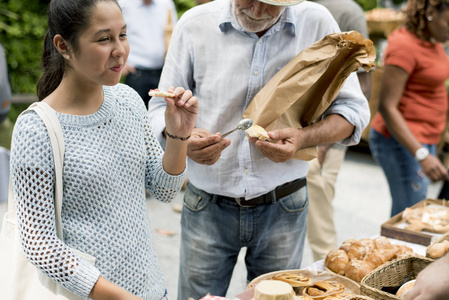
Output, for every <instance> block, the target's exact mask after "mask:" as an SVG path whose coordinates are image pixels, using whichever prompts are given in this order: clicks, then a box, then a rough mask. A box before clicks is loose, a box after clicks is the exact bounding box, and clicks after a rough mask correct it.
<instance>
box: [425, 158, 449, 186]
mask: <svg viewBox="0 0 449 300" xmlns="http://www.w3.org/2000/svg"><path fill="white" fill-rule="evenodd" d="M420 165H421V168H422V170H423V172H424V174H426V176H427V177H429V179H430V180H432V181H438V180H446V181H449V174H448V171H447V170H446V168H445V167H444V166H443V164H442V163H441V161H440V160H439V159H438V158H437V157H435V156H433V155H432V154H429V155H428V156H427V157H426V158H425V159H423V160H422V161H420Z"/></svg>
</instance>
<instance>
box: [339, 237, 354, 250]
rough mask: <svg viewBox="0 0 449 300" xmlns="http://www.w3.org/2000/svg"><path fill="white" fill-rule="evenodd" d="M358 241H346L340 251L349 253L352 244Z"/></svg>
mask: <svg viewBox="0 0 449 300" xmlns="http://www.w3.org/2000/svg"><path fill="white" fill-rule="evenodd" d="M355 241H356V240H355V239H348V240H346V241H344V242H343V243H342V244H341V246H340V249H341V250H344V251H345V252H348V251H349V247H351V245H352V243H354V242H355Z"/></svg>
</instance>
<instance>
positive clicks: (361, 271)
mask: <svg viewBox="0 0 449 300" xmlns="http://www.w3.org/2000/svg"><path fill="white" fill-rule="evenodd" d="M372 270H374V268H373V267H372V266H371V265H370V264H369V263H367V262H366V261H363V260H358V259H354V260H351V261H350V262H349V263H348V264H347V265H346V268H345V276H346V277H348V278H350V279H352V280H354V281H356V282H360V281H362V279H363V277H365V276H366V275H367V274H368V273H369V272H371V271H372Z"/></svg>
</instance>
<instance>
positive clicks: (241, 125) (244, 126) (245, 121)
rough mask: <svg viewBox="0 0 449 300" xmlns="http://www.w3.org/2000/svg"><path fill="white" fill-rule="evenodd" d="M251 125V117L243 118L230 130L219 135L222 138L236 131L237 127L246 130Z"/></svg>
mask: <svg viewBox="0 0 449 300" xmlns="http://www.w3.org/2000/svg"><path fill="white" fill-rule="evenodd" d="M252 125H253V120H251V119H243V120H241V121H240V122H239V124H238V125H237V127H236V128H234V129H232V130H231V131H228V132H226V133H225V134H222V135H221V137H222V138H224V137H225V136H227V135H229V134H231V133H233V132H234V131H236V130H237V129H239V130H246V129H248V128H250V127H251V126H252Z"/></svg>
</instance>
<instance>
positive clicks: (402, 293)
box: [396, 280, 415, 298]
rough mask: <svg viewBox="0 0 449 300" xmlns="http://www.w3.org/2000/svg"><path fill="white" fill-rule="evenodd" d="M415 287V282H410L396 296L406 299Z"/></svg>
mask: <svg viewBox="0 0 449 300" xmlns="http://www.w3.org/2000/svg"><path fill="white" fill-rule="evenodd" d="M414 286H415V280H410V281H407V282H406V283H404V284H403V285H402V286H401V287H400V288H399V290H398V291H397V292H396V296H398V297H401V298H404V296H405V294H406V293H407V292H408V291H410V290H411V289H412V288H413V287H414Z"/></svg>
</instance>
